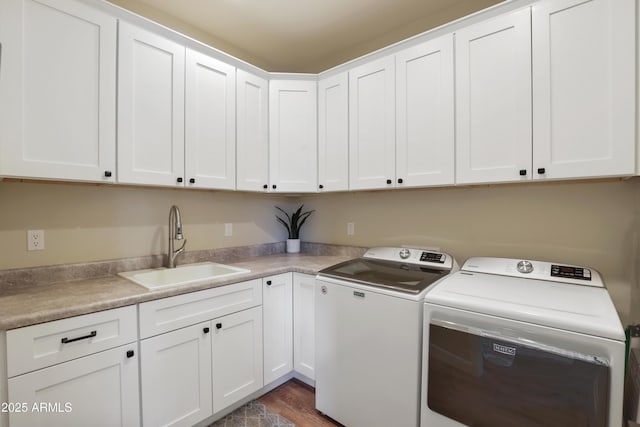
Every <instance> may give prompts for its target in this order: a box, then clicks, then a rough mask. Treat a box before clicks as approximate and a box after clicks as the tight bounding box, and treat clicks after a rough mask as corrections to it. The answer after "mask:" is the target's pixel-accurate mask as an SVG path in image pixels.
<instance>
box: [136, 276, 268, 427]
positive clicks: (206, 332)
mask: <svg viewBox="0 0 640 427" xmlns="http://www.w3.org/2000/svg"><path fill="white" fill-rule="evenodd" d="M261 286H262V283H261V281H260V279H256V280H251V281H247V282H242V283H236V284H233V285H228V286H220V287H216V288H211V289H207V290H204V291H199V292H192V293H187V294H183V295H177V296H174V297H170V298H164V299H159V300H155V301H149V302H146V303H143V304H140V306H139V307H140V310H139V311H140V325H141V336H142V338H144V339H143V340H142V341H141V343H140V352H141V359H140V366H141V367H140V370H141V376H140V377H141V386H142V423H143V425H145V426H159V425H163V426H191V425H194V424H196V423H198V422H200V421H202V420H205V419H206V418H208V417H210V416H211V415H213V414H215V413H218V412H219V411H221V410H222V409H224V408H226V407H228V406H229V405H232V404H234V403H236V402H238V401H239V400H241V399H243V398H245V397H247V396H249V395H250V394H251V393H253V392H255V391H258V390H260V389H261V388H262V385H263V377H262V369H263V364H262V363H263V360H262V307H261V306H260V304H261V301H262V294H261V291H262V288H261ZM185 323H186V324H185ZM167 328H172V329H175V330H170V329H169V330H168V329H167ZM176 328H178V329H176Z"/></svg>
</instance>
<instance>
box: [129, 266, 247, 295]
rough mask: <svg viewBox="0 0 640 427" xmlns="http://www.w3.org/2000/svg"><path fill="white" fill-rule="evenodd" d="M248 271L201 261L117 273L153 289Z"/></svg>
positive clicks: (188, 283)
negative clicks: (172, 266)
mask: <svg viewBox="0 0 640 427" xmlns="http://www.w3.org/2000/svg"><path fill="white" fill-rule="evenodd" d="M250 271H251V270H247V269H246V268H238V267H232V266H230V265H224V264H216V263H214V262H203V263H198V264H188V265H181V266H179V267H176V268H155V269H152V270H137V271H127V272H124V273H119V275H120V276H122V277H124V278H125V279H129V280H131V281H132V282H134V283H137V284H138V285H142V286H144V287H145V288H148V289H152V290H153V289H159V288H166V287H169V286H180V285H193V284H198V283H205V282H208V281H211V280H214V279H221V278H223V277H230V276H235V275H238V274H242V273H249V272H250Z"/></svg>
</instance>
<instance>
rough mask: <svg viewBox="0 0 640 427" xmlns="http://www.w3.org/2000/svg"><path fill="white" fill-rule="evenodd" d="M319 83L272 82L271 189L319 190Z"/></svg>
mask: <svg viewBox="0 0 640 427" xmlns="http://www.w3.org/2000/svg"><path fill="white" fill-rule="evenodd" d="M317 147H318V144H317V84H316V82H315V81H306V80H271V81H270V82H269V176H270V180H269V181H270V184H271V190H272V191H277V192H315V191H316V190H317V181H318V174H317V170H318V160H317V158H318V153H317Z"/></svg>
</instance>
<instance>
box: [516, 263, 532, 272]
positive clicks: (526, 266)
mask: <svg viewBox="0 0 640 427" xmlns="http://www.w3.org/2000/svg"><path fill="white" fill-rule="evenodd" d="M516 268H517V269H518V271H519V272H520V273H524V274H529V273H531V272H532V271H533V264H531V261H520V262H519V263H518V265H517V266H516Z"/></svg>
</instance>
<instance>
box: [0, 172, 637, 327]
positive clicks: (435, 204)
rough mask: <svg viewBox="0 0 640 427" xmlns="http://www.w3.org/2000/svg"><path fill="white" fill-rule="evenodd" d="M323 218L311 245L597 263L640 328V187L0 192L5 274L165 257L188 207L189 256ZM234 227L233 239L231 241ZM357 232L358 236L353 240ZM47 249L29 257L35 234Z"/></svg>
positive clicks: (265, 238) (19, 187)
mask: <svg viewBox="0 0 640 427" xmlns="http://www.w3.org/2000/svg"><path fill="white" fill-rule="evenodd" d="M300 202H303V203H305V207H308V208H310V209H316V212H315V213H314V214H313V216H312V217H311V218H310V219H309V221H308V222H307V224H306V225H305V228H303V231H302V239H303V240H306V241H315V242H324V243H335V244H345V245H360V246H376V245H402V244H407V245H417V246H437V247H440V248H441V249H442V250H444V251H447V252H450V253H451V254H453V255H454V256H455V257H456V258H457V259H458V260H459V261H460V262H461V263H462V262H464V261H465V260H466V259H467V258H468V257H470V256H474V255H478V256H482V255H485V256H502V257H514V258H530V259H540V260H553V261H562V262H566V263H574V264H580V265H588V266H591V267H594V268H596V269H598V270H599V271H600V272H601V273H602V274H603V275H604V277H605V280H606V282H607V285H608V287H609V290H610V292H611V295H612V298H613V300H614V303H615V304H616V307H617V308H618V311H619V312H620V314H621V316H622V320H623V323H625V324H626V323H628V322H629V321H635V322H640V308H638V307H639V304H638V302H640V291H639V289H640V287H639V285H638V283H639V282H640V278H638V273H637V271H636V270H637V266H638V265H639V263H640V253H639V251H640V248H639V247H638V243H639V239H638V233H639V232H640V219H639V218H640V217H639V215H638V212H640V178H637V179H631V180H628V181H611V182H574V183H543V184H520V185H496V186H483V187H466V188H440V189H421V190H394V191H378V192H354V193H336V194H321V195H309V196H305V197H300V198H296V197H283V196H275V195H265V194H254V193H240V192H214V191H195V190H184V189H182V190H180V189H163V188H143V187H121V186H94V185H67V184H47V183H20V182H0V242H1V243H2V244H1V245H0V248H1V249H0V269H8V268H18V267H31V266H38V265H51V264H63V263H75V262H85V261H95V260H103V259H114V258H123V257H133V256H144V255H151V254H159V253H163V252H165V251H166V245H167V243H166V239H167V222H168V220H167V219H168V218H167V217H168V212H169V208H170V206H171V205H172V204H176V205H178V206H179V207H180V209H181V211H182V214H183V217H184V218H183V220H184V231H185V235H186V237H187V239H188V243H187V249H188V250H197V249H211V248H220V247H230V246H240V245H249V244H256V243H268V242H276V241H282V240H284V239H285V238H286V234H285V232H284V230H283V229H282V228H281V227H280V226H279V225H278V224H277V223H276V221H275V219H274V216H273V215H274V213H275V211H274V205H276V204H277V205H280V206H283V207H287V208H289V209H291V208H292V207H294V206H296V205H297V204H298V203H300ZM225 222H231V223H233V227H234V230H233V231H234V235H233V237H230V238H228V237H224V223H225ZM347 222H354V223H355V232H356V233H355V235H354V236H347V234H346V228H347ZM40 228H42V229H44V230H45V233H46V239H45V240H46V250H44V251H35V252H27V250H26V230H28V229H40Z"/></svg>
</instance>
